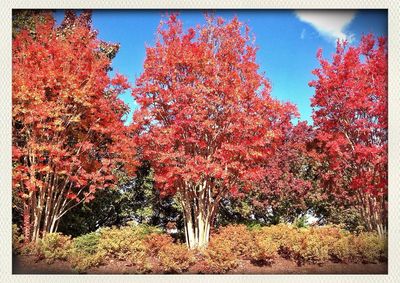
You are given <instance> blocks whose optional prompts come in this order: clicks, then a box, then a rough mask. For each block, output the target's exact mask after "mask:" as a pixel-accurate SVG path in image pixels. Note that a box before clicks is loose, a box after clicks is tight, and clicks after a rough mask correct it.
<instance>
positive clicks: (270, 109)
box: [133, 15, 295, 248]
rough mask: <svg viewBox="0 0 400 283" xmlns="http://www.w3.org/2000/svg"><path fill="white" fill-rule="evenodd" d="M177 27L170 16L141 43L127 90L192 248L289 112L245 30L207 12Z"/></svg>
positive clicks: (201, 242)
mask: <svg viewBox="0 0 400 283" xmlns="http://www.w3.org/2000/svg"><path fill="white" fill-rule="evenodd" d="M206 22H207V23H206V24H205V25H204V26H198V27H197V28H196V29H193V28H190V29H188V31H187V32H184V31H183V30H182V23H181V21H179V20H178V19H177V17H176V15H171V16H170V17H169V19H168V21H167V22H166V23H163V22H162V23H161V24H160V26H159V28H158V37H157V42H156V44H155V46H154V47H148V48H147V49H146V60H145V63H144V72H143V74H142V75H141V76H140V77H139V78H138V80H137V82H136V84H137V86H136V88H134V90H133V96H134V98H135V99H136V101H137V103H138V104H139V106H140V108H139V109H138V110H137V111H136V112H135V116H134V117H135V119H136V121H137V122H138V124H139V125H140V126H141V130H142V131H141V134H140V142H141V145H142V147H143V154H144V157H145V158H146V159H148V160H150V161H151V164H152V166H153V168H154V170H155V182H156V186H157V188H158V189H159V190H160V191H161V193H162V194H163V195H171V194H177V196H178V199H179V200H180V203H181V205H182V207H183V211H184V223H185V235H186V242H187V245H188V246H189V247H190V248H194V247H203V246H205V245H206V244H207V243H208V240H209V233H210V226H211V223H212V220H213V219H214V218H215V214H216V211H217V207H218V205H219V203H220V201H221V199H222V198H223V197H225V196H227V195H229V194H233V195H236V194H238V193H239V192H240V191H248V190H250V189H251V188H252V187H253V186H254V184H255V183H257V182H258V181H259V180H261V179H262V178H263V176H264V175H265V168H264V167H263V166H262V162H263V161H264V160H265V159H268V158H269V157H270V156H271V155H272V154H273V153H274V150H275V148H276V145H277V144H279V141H280V140H281V139H282V127H281V125H282V124H284V123H289V122H290V119H291V117H292V115H293V113H294V111H295V109H294V107H293V106H292V105H290V104H282V103H280V102H278V101H277V100H275V99H273V98H271V96H270V94H269V92H270V85H269V83H268V81H267V80H266V79H265V78H264V77H263V76H262V75H261V74H259V73H258V65H257V64H256V62H255V60H256V48H255V47H254V46H252V45H251V44H250V43H249V40H250V38H249V29H248V28H247V27H245V28H244V27H243V25H242V24H241V23H240V22H239V21H238V19H237V18H234V19H233V20H232V21H230V22H228V23H225V22H224V20H223V19H221V18H218V19H215V18H213V17H211V16H206Z"/></svg>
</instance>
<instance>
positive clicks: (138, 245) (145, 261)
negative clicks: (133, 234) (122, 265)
mask: <svg viewBox="0 0 400 283" xmlns="http://www.w3.org/2000/svg"><path fill="white" fill-rule="evenodd" d="M127 259H128V260H129V261H130V262H131V263H132V264H133V265H134V266H135V268H136V271H137V272H138V273H146V272H149V271H150V270H151V269H152V264H151V261H150V258H149V249H148V247H147V246H146V244H145V243H144V241H143V240H137V241H133V242H131V243H130V245H129V252H128V253H127Z"/></svg>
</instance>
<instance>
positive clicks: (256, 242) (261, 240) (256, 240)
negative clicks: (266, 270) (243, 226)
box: [251, 230, 279, 264]
mask: <svg viewBox="0 0 400 283" xmlns="http://www.w3.org/2000/svg"><path fill="white" fill-rule="evenodd" d="M252 234H253V241H252V248H251V249H252V251H251V260H252V261H254V262H257V263H261V264H271V263H273V262H274V260H275V258H276V257H277V256H278V249H279V244H278V243H277V242H275V241H274V240H273V239H272V237H271V236H270V235H268V234H265V233H263V231H262V230H255V231H253V233H252Z"/></svg>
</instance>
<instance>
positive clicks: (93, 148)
mask: <svg viewBox="0 0 400 283" xmlns="http://www.w3.org/2000/svg"><path fill="white" fill-rule="evenodd" d="M42 16H43V17H44V20H43V21H41V20H39V18H37V19H36V25H35V32H34V34H32V33H29V32H28V31H27V30H22V31H21V32H19V33H18V34H17V35H16V37H15V38H14V39H13V44H12V62H13V75H12V76H13V79H12V88H13V91H12V99H13V110H12V115H13V162H14V164H15V167H14V169H13V188H14V189H15V190H17V191H18V192H20V194H25V195H27V196H29V201H31V202H32V206H35V205H36V204H35V202H37V203H38V205H40V206H41V207H42V208H43V209H44V207H46V211H48V210H49V211H50V210H51V209H53V208H54V209H53V210H51V211H52V212H53V213H54V214H55V215H56V217H55V218H58V217H59V216H60V215H62V214H63V213H64V212H65V211H66V209H67V208H68V207H69V206H68V205H69V201H66V202H64V199H65V198H67V199H70V201H73V202H76V201H84V200H85V201H89V200H90V199H92V198H93V194H94V193H95V191H96V190H97V189H103V188H105V187H108V186H110V185H112V184H113V183H114V182H115V179H114V178H113V177H112V171H113V170H114V169H115V168H120V167H121V165H122V164H123V163H125V161H126V160H129V162H130V164H129V166H128V164H126V166H125V169H126V170H127V171H128V172H130V173H132V172H133V170H134V168H135V164H136V163H135V161H134V160H135V159H134V155H135V149H134V144H133V142H132V140H131V139H128V138H127V135H126V133H125V126H124V124H123V121H122V117H123V115H124V114H125V113H126V111H127V109H128V108H127V106H126V105H125V104H124V103H123V102H122V101H121V100H120V99H118V95H119V94H120V93H121V92H122V91H124V90H126V89H127V88H128V87H129V85H128V84H127V82H126V79H125V78H124V77H122V76H120V75H117V76H116V78H114V79H111V78H109V76H108V73H107V71H108V69H109V67H110V64H111V61H110V58H109V57H108V56H107V54H106V52H103V51H102V50H101V48H100V46H104V43H102V42H101V41H100V40H99V39H97V33H96V32H95V31H94V30H93V29H92V27H91V22H90V13H89V12H83V13H82V14H81V15H80V16H79V17H77V16H76V15H75V14H74V13H73V12H68V13H67V16H66V18H65V19H64V21H63V23H62V24H61V26H60V27H56V26H55V21H54V19H53V18H52V16H51V14H50V13H49V14H45V15H42ZM110 46H112V45H110ZM89 188H90V189H89ZM84 193H85V194H84ZM47 198H48V199H47ZM63 205H64V206H63ZM43 215H44V213H43V214H40V215H37V216H39V217H40V216H43ZM48 220H49V221H53V220H50V219H48ZM37 221H38V222H37V223H35V225H39V226H40V225H41V224H40V220H37ZM54 221H55V220H54ZM46 225H48V221H47V220H46ZM34 236H35V235H34Z"/></svg>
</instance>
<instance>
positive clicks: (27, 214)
mask: <svg viewBox="0 0 400 283" xmlns="http://www.w3.org/2000/svg"><path fill="white" fill-rule="evenodd" d="M23 222H24V228H23V230H24V242H25V244H27V243H29V242H30V240H31V209H30V205H29V203H28V200H25V201H24V212H23Z"/></svg>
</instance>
